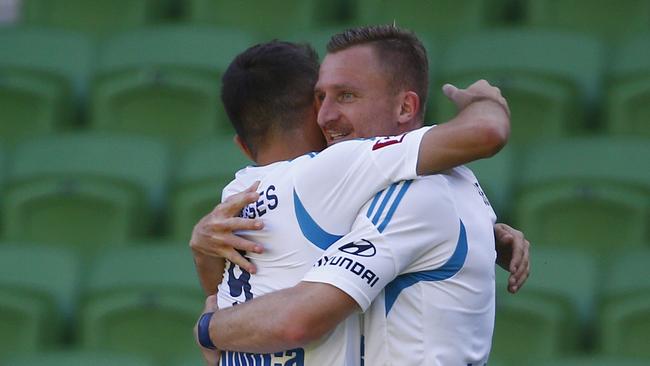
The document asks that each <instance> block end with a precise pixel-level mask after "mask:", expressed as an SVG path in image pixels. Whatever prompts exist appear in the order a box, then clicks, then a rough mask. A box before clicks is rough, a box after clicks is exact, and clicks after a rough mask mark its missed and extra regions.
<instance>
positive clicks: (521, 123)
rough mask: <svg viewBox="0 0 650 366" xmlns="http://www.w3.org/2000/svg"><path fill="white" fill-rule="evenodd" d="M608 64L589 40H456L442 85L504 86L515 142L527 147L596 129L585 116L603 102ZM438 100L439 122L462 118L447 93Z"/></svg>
mask: <svg viewBox="0 0 650 366" xmlns="http://www.w3.org/2000/svg"><path fill="white" fill-rule="evenodd" d="M506 55H507V57H506ZM603 65H604V53H603V48H602V45H601V44H600V43H599V42H598V41H596V40H595V39H592V38H589V37H587V36H582V35H575V34H569V33H558V32H550V31H548V32H546V31H532V30H498V31H489V32H481V33H477V34H472V35H469V36H466V37H462V38H459V39H458V40H457V41H454V42H453V43H452V44H451V45H450V46H449V48H448V49H447V51H446V52H445V54H444V56H443V57H442V60H441V62H440V68H441V71H440V78H439V80H440V81H441V82H443V83H447V82H449V83H452V84H455V85H457V86H458V87H463V88H464V87H467V86H469V85H470V84H471V83H473V82H475V81H477V80H479V79H486V80H488V81H489V82H490V83H491V84H493V85H496V86H498V87H500V88H501V92H502V94H503V96H504V97H506V99H507V100H508V104H509V106H510V109H511V112H512V130H511V136H510V141H511V143H515V144H525V143H528V142H531V141H534V140H542V139H546V138H555V137H561V136H571V135H576V134H580V133H582V132H583V131H584V130H585V129H587V127H590V126H588V123H587V118H586V113H585V111H586V110H587V109H588V107H589V106H590V104H592V103H594V101H595V100H596V99H597V97H598V93H599V91H600V82H601V80H600V78H601V74H602V69H603ZM435 89H436V88H434V90H435ZM434 95H436V96H437V101H436V106H437V112H438V113H437V115H438V120H440V121H445V120H447V119H449V118H451V117H452V116H454V115H455V114H456V108H455V106H454V105H453V104H452V103H451V102H450V101H448V100H447V98H446V97H445V96H444V95H443V94H442V93H434Z"/></svg>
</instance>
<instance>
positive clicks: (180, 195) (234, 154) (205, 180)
mask: <svg viewBox="0 0 650 366" xmlns="http://www.w3.org/2000/svg"><path fill="white" fill-rule="evenodd" d="M250 164H251V162H250V161H249V160H248V159H247V158H246V157H245V156H244V154H243V153H242V152H241V151H239V149H238V148H237V147H236V146H235V144H234V142H233V140H232V139H226V138H222V139H213V140H210V141H205V142H203V143H201V144H197V145H196V146H192V147H191V148H189V149H187V150H186V151H185V152H184V153H183V156H182V158H181V161H180V164H179V166H178V168H177V170H176V176H175V178H174V186H173V188H172V194H171V202H170V203H171V207H172V209H171V222H172V223H171V226H172V231H173V232H172V236H173V237H174V238H176V239H178V240H181V241H185V242H186V241H187V240H189V237H190V233H191V232H192V228H193V227H194V225H195V224H196V223H197V222H198V221H199V219H201V217H203V216H205V215H206V214H207V213H209V212H210V211H212V210H213V209H214V207H215V206H216V205H217V204H218V203H219V202H221V192H222V190H223V188H224V187H225V186H226V185H227V184H228V183H230V181H232V180H233V179H234V178H235V173H236V172H237V171H238V170H239V169H241V168H243V167H245V166H247V165H250Z"/></svg>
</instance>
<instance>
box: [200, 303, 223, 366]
mask: <svg viewBox="0 0 650 366" xmlns="http://www.w3.org/2000/svg"><path fill="white" fill-rule="evenodd" d="M217 310H218V308H217V297H216V296H214V295H212V296H208V298H207V299H206V300H205V308H204V309H203V313H201V314H205V313H209V312H213V311H217ZM198 330H199V324H198V322H197V323H196V325H195V326H194V340H195V341H196V344H197V345H198V346H199V349H200V350H201V354H202V355H203V359H204V360H205V364H206V365H207V366H218V365H219V350H212V349H208V348H205V347H203V346H201V343H199V334H198Z"/></svg>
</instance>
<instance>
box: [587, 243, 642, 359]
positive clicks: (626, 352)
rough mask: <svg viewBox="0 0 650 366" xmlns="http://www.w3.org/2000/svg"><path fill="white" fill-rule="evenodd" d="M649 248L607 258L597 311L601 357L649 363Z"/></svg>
mask: <svg viewBox="0 0 650 366" xmlns="http://www.w3.org/2000/svg"><path fill="white" fill-rule="evenodd" d="M648 263H650V248H643V249H638V250H631V251H628V252H626V253H624V254H621V255H620V256H613V257H610V260H609V261H608V264H609V269H608V271H607V272H606V276H605V277H604V286H603V293H602V301H601V307H600V315H601V316H600V327H599V329H600V337H601V346H602V347H601V348H602V351H603V352H604V353H607V354H611V355H622V356H628V357H645V358H647V359H650V349H648V330H649V329H650V267H649V266H648Z"/></svg>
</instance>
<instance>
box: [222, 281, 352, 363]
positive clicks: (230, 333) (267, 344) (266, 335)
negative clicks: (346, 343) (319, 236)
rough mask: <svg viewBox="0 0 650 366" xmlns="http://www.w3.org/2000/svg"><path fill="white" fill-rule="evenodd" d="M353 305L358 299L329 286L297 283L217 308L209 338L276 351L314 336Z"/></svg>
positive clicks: (331, 326) (242, 347)
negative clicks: (242, 301) (234, 304)
mask: <svg viewBox="0 0 650 366" xmlns="http://www.w3.org/2000/svg"><path fill="white" fill-rule="evenodd" d="M357 309H358V305H357V303H356V302H355V301H354V300H353V299H352V298H351V297H350V296H348V295H347V294H346V293H345V292H343V291H341V290H339V289H338V288H336V287H334V286H331V285H328V284H324V283H314V282H300V283H299V284H297V285H296V286H294V287H291V288H288V289H284V290H280V291H277V292H273V293H270V294H267V295H264V296H261V297H259V298H255V299H253V300H251V301H247V302H245V303H243V304H239V305H237V306H233V307H230V308H227V309H222V310H218V311H216V312H215V313H214V315H213V317H212V320H211V321H210V338H211V339H212V342H213V343H214V345H215V346H216V347H217V348H218V349H225V350H231V351H242V352H254V353H270V352H278V351H283V350H287V349H291V348H296V347H302V346H304V345H305V344H307V343H309V342H311V341H313V340H316V339H319V338H320V337H322V336H323V335H324V334H326V333H327V332H329V331H330V330H332V329H334V327H336V325H337V324H338V323H340V322H341V321H343V320H344V319H345V318H346V317H347V316H349V315H350V314H352V313H353V312H354V311H355V310H357Z"/></svg>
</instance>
